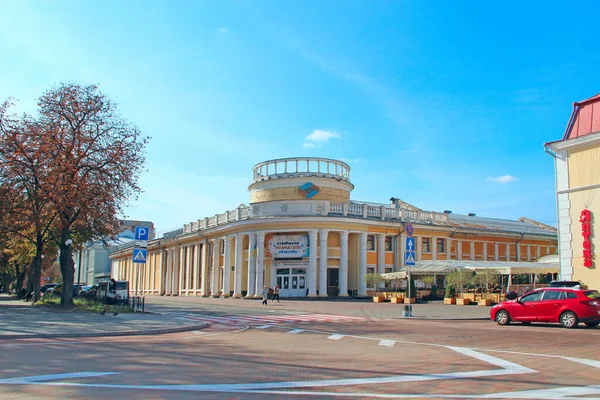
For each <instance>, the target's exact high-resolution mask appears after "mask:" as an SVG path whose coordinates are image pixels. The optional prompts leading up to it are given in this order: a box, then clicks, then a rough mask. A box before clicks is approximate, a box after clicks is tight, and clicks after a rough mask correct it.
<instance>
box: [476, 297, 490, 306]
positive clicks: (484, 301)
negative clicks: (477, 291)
mask: <svg viewBox="0 0 600 400" xmlns="http://www.w3.org/2000/svg"><path fill="white" fill-rule="evenodd" d="M477 305H478V306H482V307H486V306H491V305H492V300H490V299H482V300H479V301H478V302H477Z"/></svg>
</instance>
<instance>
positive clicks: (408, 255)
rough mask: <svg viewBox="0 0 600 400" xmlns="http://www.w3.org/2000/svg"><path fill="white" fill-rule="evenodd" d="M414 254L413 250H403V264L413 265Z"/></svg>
mask: <svg viewBox="0 0 600 400" xmlns="http://www.w3.org/2000/svg"><path fill="white" fill-rule="evenodd" d="M415 260H416V254H415V252H414V251H405V252H404V265H415Z"/></svg>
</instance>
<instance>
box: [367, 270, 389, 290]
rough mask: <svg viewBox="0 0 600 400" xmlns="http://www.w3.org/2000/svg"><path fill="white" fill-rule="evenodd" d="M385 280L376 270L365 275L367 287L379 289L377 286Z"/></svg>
mask: <svg viewBox="0 0 600 400" xmlns="http://www.w3.org/2000/svg"><path fill="white" fill-rule="evenodd" d="M384 281H385V280H384V279H383V277H382V276H381V274H378V273H376V272H370V273H368V274H366V275H365V282H366V284H367V287H372V288H374V289H375V290H377V286H378V285H379V284H380V283H381V282H384Z"/></svg>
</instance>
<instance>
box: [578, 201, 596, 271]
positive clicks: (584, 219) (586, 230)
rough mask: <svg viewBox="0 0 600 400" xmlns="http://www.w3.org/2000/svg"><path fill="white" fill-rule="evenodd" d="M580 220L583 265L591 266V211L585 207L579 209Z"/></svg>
mask: <svg viewBox="0 0 600 400" xmlns="http://www.w3.org/2000/svg"><path fill="white" fill-rule="evenodd" d="M579 222H581V235H582V236H583V266H584V267H587V268H591V267H592V265H593V263H592V242H591V240H590V235H591V234H592V212H591V211H590V210H588V209H587V208H586V209H584V210H583V211H581V215H580V216H579Z"/></svg>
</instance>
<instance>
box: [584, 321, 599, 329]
mask: <svg viewBox="0 0 600 400" xmlns="http://www.w3.org/2000/svg"><path fill="white" fill-rule="evenodd" d="M598 325H600V322H586V323H585V326H587V327H588V328H595V327H597V326H598Z"/></svg>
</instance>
